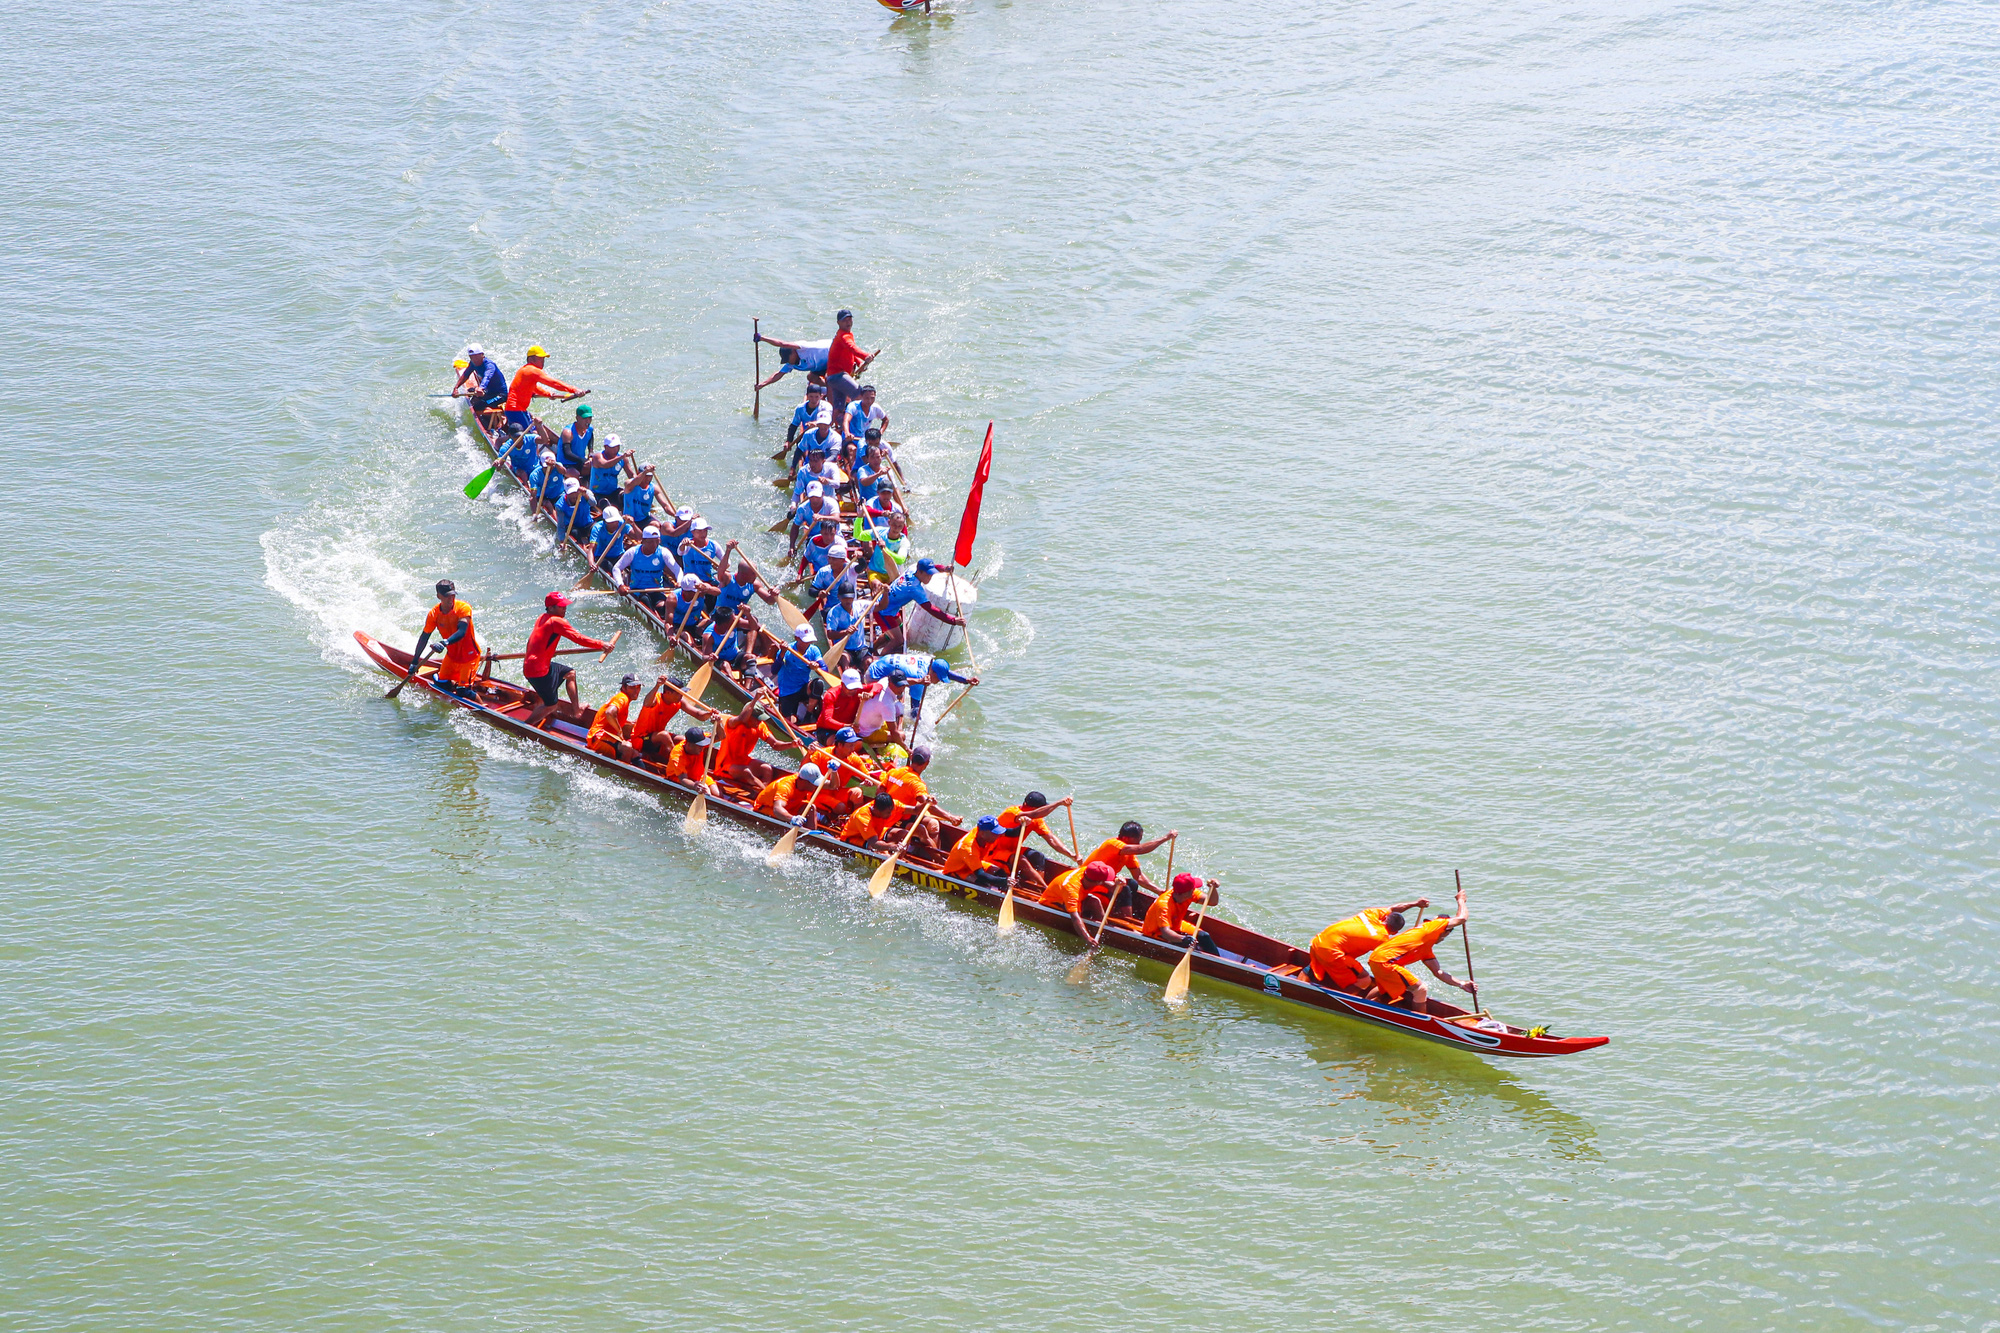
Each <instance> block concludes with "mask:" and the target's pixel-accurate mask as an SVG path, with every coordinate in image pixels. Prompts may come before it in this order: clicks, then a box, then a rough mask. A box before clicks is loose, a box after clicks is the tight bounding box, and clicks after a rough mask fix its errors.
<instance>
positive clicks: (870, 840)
mask: <svg viewBox="0 0 2000 1333" xmlns="http://www.w3.org/2000/svg"><path fill="white" fill-rule="evenodd" d="M898 822H899V818H898V816H897V814H896V798H895V797H893V796H891V795H890V794H889V793H888V792H886V791H883V792H877V793H875V799H874V800H872V801H870V802H869V803H868V804H866V805H864V806H862V807H861V808H860V809H859V810H856V811H855V812H854V813H853V814H851V815H849V816H848V817H847V822H846V823H845V824H842V825H841V826H840V840H841V841H842V842H846V843H852V844H853V845H854V846H856V847H865V848H867V849H868V850H869V851H871V852H872V851H883V852H893V851H895V850H896V844H897V843H898V842H899V841H901V839H899V838H896V837H894V836H893V835H892V833H891V830H893V829H894V828H895V826H896V824H897V823H898Z"/></svg>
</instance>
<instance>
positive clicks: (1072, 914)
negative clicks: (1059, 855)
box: [1042, 861, 1118, 944]
mask: <svg viewBox="0 0 2000 1333" xmlns="http://www.w3.org/2000/svg"><path fill="white" fill-rule="evenodd" d="M1117 874H1118V872H1117V871H1115V870H1113V869H1112V868H1111V867H1110V866H1108V865H1105V864H1104V862H1102V861H1093V862H1091V863H1090V864H1089V865H1083V866H1075V867H1073V868H1071V869H1069V870H1065V871H1063V872H1062V873H1061V874H1060V875H1057V876H1056V877H1055V878H1054V879H1052V880H1050V881H1049V886H1048V887H1047V888H1046V889H1043V890H1042V906H1044V907H1047V908H1050V909H1051V910H1053V911H1057V912H1068V913H1069V926H1070V929H1071V930H1074V931H1075V932H1076V933H1077V934H1079V935H1081V936H1083V938H1085V939H1086V940H1089V941H1090V942H1091V943H1092V944H1095V943H1097V940H1098V936H1100V935H1102V934H1104V927H1103V925H1102V924H1100V925H1099V926H1098V928H1097V934H1096V935H1093V934H1091V933H1090V923H1088V922H1087V921H1085V920H1084V919H1083V895H1084V891H1085V890H1086V889H1087V888H1092V887H1095V886H1097V885H1108V884H1110V883H1111V881H1112V879H1113V878H1114V877H1115V876H1116V875H1117Z"/></svg>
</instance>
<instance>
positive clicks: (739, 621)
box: [701, 612, 757, 679]
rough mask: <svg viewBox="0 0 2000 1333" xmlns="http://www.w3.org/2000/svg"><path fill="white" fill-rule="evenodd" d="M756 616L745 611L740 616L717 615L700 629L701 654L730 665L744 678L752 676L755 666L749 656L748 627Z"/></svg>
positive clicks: (725, 665)
mask: <svg viewBox="0 0 2000 1333" xmlns="http://www.w3.org/2000/svg"><path fill="white" fill-rule="evenodd" d="M744 621H749V622H750V625H754V624H756V623H757V622H756V618H755V617H754V616H752V615H750V614H749V613H748V612H745V613H744V614H742V615H741V616H735V615H730V616H717V617H716V618H715V619H714V620H713V621H712V622H710V624H709V626H708V628H707V629H705V630H703V631H702V635H701V648H702V655H703V656H704V657H708V658H710V659H712V660H713V661H714V662H715V663H716V665H718V666H724V667H730V668H733V669H734V670H736V671H738V672H740V673H741V674H742V675H743V676H744V677H745V678H746V679H749V678H751V677H752V675H753V673H754V670H755V667H754V664H753V663H752V661H751V658H750V627H749V625H746V624H744V623H743V622H744Z"/></svg>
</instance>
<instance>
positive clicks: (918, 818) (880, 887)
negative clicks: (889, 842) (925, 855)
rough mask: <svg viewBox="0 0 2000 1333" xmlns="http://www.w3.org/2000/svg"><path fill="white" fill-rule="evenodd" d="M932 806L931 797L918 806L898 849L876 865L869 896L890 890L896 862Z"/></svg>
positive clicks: (869, 883)
mask: <svg viewBox="0 0 2000 1333" xmlns="http://www.w3.org/2000/svg"><path fill="white" fill-rule="evenodd" d="M930 808H931V803H930V801H929V799H926V800H925V801H924V803H923V804H922V805H919V806H918V807H917V813H916V814H914V815H912V816H910V831H909V832H907V833H905V834H904V835H903V840H902V841H901V842H899V843H897V844H896V850H895V851H893V852H891V853H889V859H888V860H886V861H884V862H883V863H882V864H881V865H879V866H876V867H875V873H874V874H872V875H870V876H869V877H868V896H869V897H870V898H880V897H881V896H882V895H883V894H885V893H887V892H888V891H889V881H890V880H892V879H894V878H896V862H897V861H898V860H899V859H901V857H902V855H903V849H904V848H905V847H908V846H909V845H910V839H911V838H914V837H916V836H917V826H918V825H919V824H921V823H923V822H924V815H925V813H926V812H927V811H929V810H930Z"/></svg>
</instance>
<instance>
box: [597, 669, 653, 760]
mask: <svg viewBox="0 0 2000 1333" xmlns="http://www.w3.org/2000/svg"><path fill="white" fill-rule="evenodd" d="M638 697H639V678H638V677H637V676H634V675H629V674H628V675H627V676H626V677H625V679H624V680H622V681H620V682H619V683H618V693H616V694H614V695H612V696H611V697H610V698H609V699H606V700H605V701H604V706H603V707H602V708H600V709H598V710H597V714H596V716H594V717H592V718H591V719H590V732H589V734H588V735H586V736H585V737H584V738H583V743H584V744H585V745H587V746H589V747H590V748H591V749H592V750H595V751H596V752H597V753H599V754H601V755H608V756H610V757H611V758H613V759H617V760H619V761H621V762H623V763H627V764H635V763H637V762H639V752H638V751H637V750H635V749H633V748H632V746H631V744H630V743H629V742H627V741H626V739H625V733H626V732H627V731H628V730H629V729H630V724H629V721H628V719H627V713H628V710H630V708H631V707H632V701H633V700H634V699H636V698H638Z"/></svg>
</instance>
